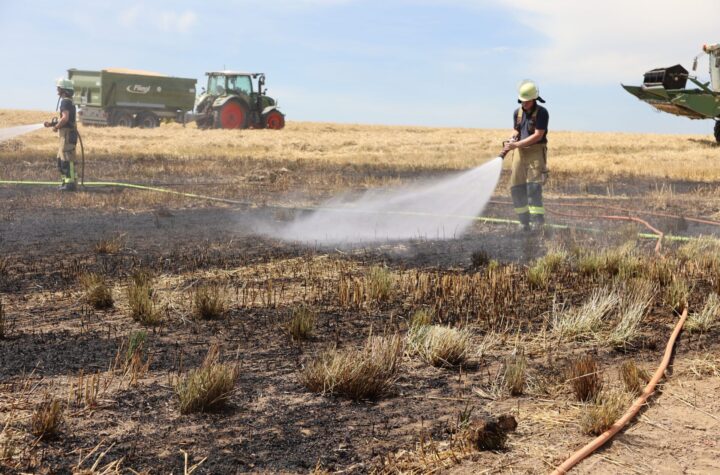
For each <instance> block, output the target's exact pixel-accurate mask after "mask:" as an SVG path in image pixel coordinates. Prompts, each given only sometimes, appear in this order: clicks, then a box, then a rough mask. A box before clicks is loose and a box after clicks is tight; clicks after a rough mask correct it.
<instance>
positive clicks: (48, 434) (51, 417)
mask: <svg viewBox="0 0 720 475" xmlns="http://www.w3.org/2000/svg"><path fill="white" fill-rule="evenodd" d="M63 413H64V408H63V405H62V403H61V402H60V400H58V399H55V398H53V397H51V396H49V395H45V397H43V400H42V401H40V403H39V404H38V406H37V407H36V408H35V410H34V411H33V414H32V418H31V420H30V433H32V435H34V436H35V437H37V438H38V439H43V440H47V439H52V438H54V437H56V436H57V435H58V432H59V430H60V425H61V424H62V422H63Z"/></svg>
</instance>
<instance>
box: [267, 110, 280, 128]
mask: <svg viewBox="0 0 720 475" xmlns="http://www.w3.org/2000/svg"><path fill="white" fill-rule="evenodd" d="M264 125H265V128H266V129H273V130H280V129H282V128H283V127H285V116H284V115H282V113H281V112H280V111H278V110H271V111H270V112H268V113H267V114H266V115H265V120H264Z"/></svg>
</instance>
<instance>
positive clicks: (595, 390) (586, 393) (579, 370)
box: [566, 355, 603, 401]
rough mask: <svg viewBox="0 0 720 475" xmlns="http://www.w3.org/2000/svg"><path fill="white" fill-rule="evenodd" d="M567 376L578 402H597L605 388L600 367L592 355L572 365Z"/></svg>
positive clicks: (575, 361) (583, 357)
mask: <svg viewBox="0 0 720 475" xmlns="http://www.w3.org/2000/svg"><path fill="white" fill-rule="evenodd" d="M566 376H567V380H568V382H569V383H570V386H571V387H572V390H573V393H575V397H576V398H577V400H578V401H595V400H596V399H597V397H598V395H599V394H600V391H601V390H602V388H603V375H602V372H601V371H600V365H598V362H597V360H596V359H595V358H594V357H593V356H592V355H585V356H582V357H581V358H580V359H577V360H574V361H573V362H572V363H570V367H569V368H568V370H567V373H566Z"/></svg>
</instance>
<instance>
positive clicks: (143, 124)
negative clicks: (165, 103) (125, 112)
mask: <svg viewBox="0 0 720 475" xmlns="http://www.w3.org/2000/svg"><path fill="white" fill-rule="evenodd" d="M137 125H138V127H140V128H141V129H154V128H155V127H157V126H158V125H160V119H159V118H158V116H156V115H155V114H153V113H152V112H143V113H142V114H140V115H139V116H138V118H137Z"/></svg>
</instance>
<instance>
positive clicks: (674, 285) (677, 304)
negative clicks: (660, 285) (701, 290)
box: [663, 277, 690, 310]
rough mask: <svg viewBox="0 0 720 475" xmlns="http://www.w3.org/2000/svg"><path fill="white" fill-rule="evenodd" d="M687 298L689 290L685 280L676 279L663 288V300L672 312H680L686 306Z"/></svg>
mask: <svg viewBox="0 0 720 475" xmlns="http://www.w3.org/2000/svg"><path fill="white" fill-rule="evenodd" d="M689 296H690V289H689V288H688V284H687V282H686V281H685V279H683V278H681V277H677V278H675V279H672V282H670V285H668V286H667V287H665V292H664V296H663V300H664V302H665V303H666V304H667V305H669V306H670V308H672V309H673V310H682V309H683V308H685V307H686V306H687V304H688V297H689Z"/></svg>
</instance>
